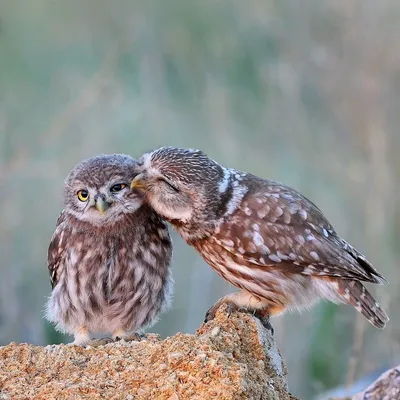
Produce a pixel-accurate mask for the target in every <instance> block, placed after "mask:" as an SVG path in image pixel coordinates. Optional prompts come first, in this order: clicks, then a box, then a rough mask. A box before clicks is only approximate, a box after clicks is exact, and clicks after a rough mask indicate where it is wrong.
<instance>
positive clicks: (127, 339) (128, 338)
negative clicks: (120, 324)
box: [115, 333, 143, 342]
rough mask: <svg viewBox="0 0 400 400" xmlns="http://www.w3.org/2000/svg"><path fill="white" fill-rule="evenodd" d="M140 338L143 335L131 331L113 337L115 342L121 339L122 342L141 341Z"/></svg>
mask: <svg viewBox="0 0 400 400" xmlns="http://www.w3.org/2000/svg"><path fill="white" fill-rule="evenodd" d="M142 339H143V337H142V336H140V335H139V334H138V333H132V334H131V335H129V336H126V337H119V336H117V337H116V338H115V341H116V342H117V341H120V340H123V341H124V342H141V341H142Z"/></svg>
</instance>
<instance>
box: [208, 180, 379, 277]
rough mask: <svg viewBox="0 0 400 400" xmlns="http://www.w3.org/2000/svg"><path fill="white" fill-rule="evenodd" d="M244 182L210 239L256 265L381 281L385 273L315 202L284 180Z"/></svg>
mask: <svg viewBox="0 0 400 400" xmlns="http://www.w3.org/2000/svg"><path fill="white" fill-rule="evenodd" d="M241 184H246V185H247V187H248V189H249V190H248V192H247V194H246V195H245V196H244V197H243V199H242V201H241V202H240V204H239V206H238V208H237V209H236V211H235V212H234V213H232V214H231V215H229V216H227V217H226V219H225V220H224V221H223V223H222V224H221V225H220V227H219V230H220V232H219V234H218V235H217V236H216V237H215V238H214V240H215V241H216V242H217V244H219V245H220V246H223V247H224V248H225V249H226V250H228V251H230V252H232V253H234V254H235V255H236V256H238V257H241V258H242V259H243V260H244V261H246V262H250V263H252V264H253V265H254V266H258V267H268V266H272V265H273V266H274V268H281V269H282V271H287V272H293V273H300V274H303V275H313V276H329V277H341V278H345V279H346V278H347V279H359V280H361V281H368V282H375V283H382V282H383V281H384V278H383V277H382V276H381V275H380V274H379V273H378V272H377V271H376V270H375V269H374V268H373V266H372V265H371V264H370V263H369V262H368V261H367V260H366V259H365V257H364V256H363V255H362V254H360V253H359V252H358V251H357V250H355V249H354V248H353V247H351V246H350V245H349V244H348V243H346V242H345V241H344V240H343V239H342V238H340V237H339V236H338V235H337V234H336V232H335V230H334V229H333V227H332V226H331V225H330V223H329V222H328V221H327V220H326V218H325V217H324V216H323V214H322V212H321V211H320V210H319V208H318V207H317V206H316V205H315V204H313V203H312V202H311V201H309V200H308V199H307V198H305V197H304V196H302V195H301V194H300V193H298V192H296V191H295V190H294V189H291V188H289V187H287V186H285V185H282V184H279V183H276V182H273V181H266V180H262V179H259V178H257V177H254V176H251V175H250V176H249V175H247V177H246V179H244V180H243V181H242V182H241Z"/></svg>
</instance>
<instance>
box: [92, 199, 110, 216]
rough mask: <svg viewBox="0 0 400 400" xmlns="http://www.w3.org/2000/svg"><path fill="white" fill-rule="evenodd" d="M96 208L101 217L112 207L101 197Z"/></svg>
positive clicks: (97, 200)
mask: <svg viewBox="0 0 400 400" xmlns="http://www.w3.org/2000/svg"><path fill="white" fill-rule="evenodd" d="M95 206H96V210H97V211H98V212H99V213H100V214H101V215H104V212H105V211H106V210H107V208H108V207H110V205H109V204H108V203H107V202H106V201H104V199H103V198H101V197H98V198H97V199H96V203H95Z"/></svg>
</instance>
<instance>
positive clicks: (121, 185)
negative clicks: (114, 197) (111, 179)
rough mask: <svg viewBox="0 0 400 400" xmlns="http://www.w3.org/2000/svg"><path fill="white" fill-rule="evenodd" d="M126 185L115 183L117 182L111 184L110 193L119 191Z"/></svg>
mask: <svg viewBox="0 0 400 400" xmlns="http://www.w3.org/2000/svg"><path fill="white" fill-rule="evenodd" d="M126 186H127V185H126V184H125V183H117V184H115V185H113V186H111V189H110V190H111V192H112V193H117V192H120V191H121V190H123V189H125V188H126Z"/></svg>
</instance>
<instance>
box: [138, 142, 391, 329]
mask: <svg viewBox="0 0 400 400" xmlns="http://www.w3.org/2000/svg"><path fill="white" fill-rule="evenodd" d="M137 172H139V175H137V176H136V177H135V179H134V180H133V181H132V183H131V187H132V188H137V189H142V190H143V191H144V193H145V196H146V201H147V202H148V204H150V205H151V207H152V208H153V209H154V210H155V211H156V212H157V213H158V214H159V215H160V216H161V217H163V218H164V219H165V220H167V221H169V222H170V223H171V224H172V225H174V227H175V228H176V229H177V231H178V232H179V233H180V235H181V236H182V237H183V239H184V240H185V241H186V242H187V243H188V244H189V245H191V246H193V247H194V248H196V249H197V250H198V251H199V253H200V254H201V255H202V257H203V258H204V259H205V261H206V262H207V263H208V264H209V265H210V266H211V267H212V268H214V270H215V271H216V272H217V273H218V274H219V275H221V276H222V277H223V278H224V279H226V280H227V281H229V282H230V283H231V284H233V285H234V286H237V287H238V288H240V289H241V290H240V291H239V292H237V293H234V294H229V295H227V296H225V297H224V298H222V299H221V300H220V301H219V302H218V303H217V305H216V306H214V307H212V308H211V309H210V310H209V318H212V316H213V313H215V310H216V308H217V307H218V306H219V303H220V302H223V301H224V302H228V303H229V304H230V305H231V306H235V307H236V308H241V309H242V308H244V309H248V310H251V311H253V312H254V313H256V315H258V316H260V317H267V316H269V315H277V314H281V313H283V312H284V311H285V310H287V309H289V310H290V309H302V308H309V307H310V306H311V305H313V304H314V303H315V302H316V300H318V299H319V298H322V299H326V300H330V301H332V302H335V303H346V304H351V305H352V306H354V307H355V308H356V309H357V310H358V311H359V312H361V313H362V314H363V315H364V316H365V317H366V318H367V319H368V321H370V322H371V323H372V324H373V325H374V326H376V327H378V328H383V327H384V326H385V324H386V322H387V321H388V317H387V315H386V313H385V312H384V310H382V308H381V307H380V306H379V304H378V303H377V302H376V301H375V300H374V298H373V297H372V296H371V294H370V293H369V292H368V291H367V289H366V288H365V287H364V286H363V284H362V282H372V283H383V282H384V281H385V279H384V278H383V277H382V276H381V275H380V274H379V273H378V272H377V271H376V270H375V269H374V267H373V266H372V265H371V264H370V263H369V262H368V260H367V259H366V258H365V257H364V256H363V255H362V254H361V253H359V252H358V251H357V250H356V249H355V248H353V247H352V246H351V245H349V244H348V243H347V242H346V241H345V240H344V239H342V238H341V237H340V236H339V235H338V234H337V233H336V232H335V230H334V228H333V227H332V225H331V224H330V223H329V222H328V221H327V220H326V218H325V217H324V215H323V214H322V212H321V210H319V208H318V207H317V206H316V205H315V204H313V203H312V202H311V201H310V200H308V199H307V198H305V197H304V196H302V195H301V194H300V193H298V192H297V191H296V190H294V189H292V188H290V187H288V186H285V185H283V184H281V183H278V182H274V181H271V180H268V179H262V178H259V177H257V176H254V175H251V174H249V173H246V172H241V171H236V170H233V169H229V168H224V167H223V166H221V165H219V164H218V163H217V162H215V161H213V160H211V159H210V158H208V157H207V156H206V155H205V154H204V153H202V152H201V151H199V150H189V149H179V148H171V147H164V148H161V149H158V150H155V151H153V152H150V153H147V154H145V155H143V156H142V158H141V159H140V160H139V165H138V168H137Z"/></svg>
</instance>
